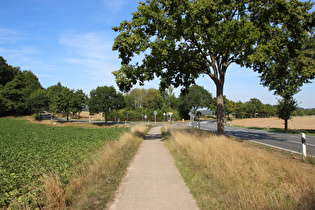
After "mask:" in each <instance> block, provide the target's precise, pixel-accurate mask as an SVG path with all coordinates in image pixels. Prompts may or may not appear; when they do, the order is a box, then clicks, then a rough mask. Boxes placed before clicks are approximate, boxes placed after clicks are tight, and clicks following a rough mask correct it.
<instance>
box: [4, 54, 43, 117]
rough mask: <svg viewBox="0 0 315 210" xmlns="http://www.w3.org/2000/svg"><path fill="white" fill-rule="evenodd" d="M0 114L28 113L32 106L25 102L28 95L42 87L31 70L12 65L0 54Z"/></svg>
mask: <svg viewBox="0 0 315 210" xmlns="http://www.w3.org/2000/svg"><path fill="white" fill-rule="evenodd" d="M0 76H1V85H0V87H1V88H0V106H1V111H0V115H9V114H11V115H22V114H29V113H30V112H31V110H32V109H33V107H32V106H31V104H28V103H27V100H28V99H29V96H30V95H31V94H32V93H33V92H35V91H36V90H38V89H42V86H41V84H40V83H39V82H38V78H37V77H36V76H35V75H34V74H33V73H32V72H31V71H21V70H20V68H19V67H12V66H10V65H8V64H7V63H6V60H4V59H3V57H1V56H0Z"/></svg>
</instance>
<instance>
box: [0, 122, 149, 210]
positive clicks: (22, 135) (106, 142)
mask: <svg viewBox="0 0 315 210" xmlns="http://www.w3.org/2000/svg"><path fill="white" fill-rule="evenodd" d="M0 127H1V129H0V209H1V208H7V207H11V208H13V209H17V208H22V209H25V208H26V209H27V208H31V209H35V208H52V209H54V208H63V207H64V206H70V205H72V204H73V202H72V198H73V199H75V198H76V197H77V195H78V194H80V192H81V190H80V191H79V192H77V191H76V190H73V189H71V187H70V186H71V185H72V183H73V180H78V179H81V180H84V179H83V178H80V177H82V176H83V177H86V173H87V172H88V171H92V172H95V173H98V172H97V170H95V168H97V167H96V165H97V164H98V165H99V166H98V167H99V168H100V169H99V170H103V169H104V168H103V169H102V168H101V167H104V166H102V164H105V165H106V164H108V165H114V167H112V168H111V170H112V171H115V170H116V172H112V173H113V174H112V175H111V176H110V178H109V180H116V179H117V180H118V178H119V176H120V174H123V173H124V165H125V164H128V161H129V160H130V159H131V158H132V155H133V154H134V152H135V151H136V150H137V147H138V145H139V144H140V143H141V139H142V136H141V135H144V134H143V130H144V128H141V129H140V130H139V129H136V130H135V131H134V128H125V127H109V128H105V127H97V126H96V127H90V125H87V127H88V128H86V127H84V125H76V124H56V125H54V126H50V125H42V124H33V123H29V122H27V121H26V120H25V119H21V118H0ZM145 128H146V127H145ZM130 130H132V134H130V133H129V131H130ZM124 133H125V135H123V134H124ZM122 135H123V136H122ZM129 135H131V137H128V138H127V137H126V136H129ZM119 139H120V140H119ZM118 140H119V141H118ZM107 154H111V158H112V157H115V154H119V158H120V156H121V158H122V159H118V158H117V159H113V158H112V159H111V160H112V162H115V163H116V162H117V163H119V164H118V165H117V164H116V165H115V164H112V163H111V162H109V163H108V162H107V163H106V162H103V161H104V156H106V155H107ZM100 159H101V160H102V161H99V160H100ZM108 165H106V167H109V166H108ZM93 167H94V169H93ZM106 170H107V171H108V168H106ZM117 171H118V172H119V173H118V172H117ZM110 173H111V172H110ZM117 174H119V176H118V175H117ZM98 175H99V174H97V175H96V176H98ZM116 175H117V176H116ZM94 180H97V179H96V178H95V179H94ZM82 182H83V183H86V181H82ZM76 186H79V185H76ZM82 186H84V184H82ZM106 186H107V185H106ZM110 188H111V189H113V187H110ZM70 189H71V190H70ZM77 189H79V188H77ZM82 189H84V188H82ZM50 192H51V193H50ZM69 192H73V195H70V194H71V193H70V194H69ZM109 197H110V196H109ZM54 199H55V200H54ZM56 199H57V200H56Z"/></svg>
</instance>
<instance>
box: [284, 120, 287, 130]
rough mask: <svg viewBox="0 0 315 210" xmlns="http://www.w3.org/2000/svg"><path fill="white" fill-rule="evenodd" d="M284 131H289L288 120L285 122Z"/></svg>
mask: <svg viewBox="0 0 315 210" xmlns="http://www.w3.org/2000/svg"><path fill="white" fill-rule="evenodd" d="M284 130H285V131H287V130H288V120H284Z"/></svg>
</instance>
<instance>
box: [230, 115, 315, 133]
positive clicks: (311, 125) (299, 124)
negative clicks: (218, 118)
mask: <svg viewBox="0 0 315 210" xmlns="http://www.w3.org/2000/svg"><path fill="white" fill-rule="evenodd" d="M232 124H233V125H239V126H245V127H260V128H267V127H268V125H269V127H270V128H284V120H281V119H279V118H250V119H237V120H233V122H232ZM288 128H289V129H294V130H315V116H311V117H309V116H305V117H293V118H292V120H289V121H288Z"/></svg>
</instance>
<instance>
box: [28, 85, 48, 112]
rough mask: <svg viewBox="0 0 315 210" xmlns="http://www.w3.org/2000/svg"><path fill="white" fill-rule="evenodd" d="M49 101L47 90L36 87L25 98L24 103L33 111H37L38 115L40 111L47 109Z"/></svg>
mask: <svg viewBox="0 0 315 210" xmlns="http://www.w3.org/2000/svg"><path fill="white" fill-rule="evenodd" d="M49 102H50V100H49V97H48V95H47V91H46V90H45V89H38V90H36V91H34V92H33V93H31V95H30V96H29V97H28V98H27V101H26V104H27V107H29V109H30V110H31V111H32V112H33V113H37V115H38V113H40V112H43V111H45V110H46V111H47V110H49Z"/></svg>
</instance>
